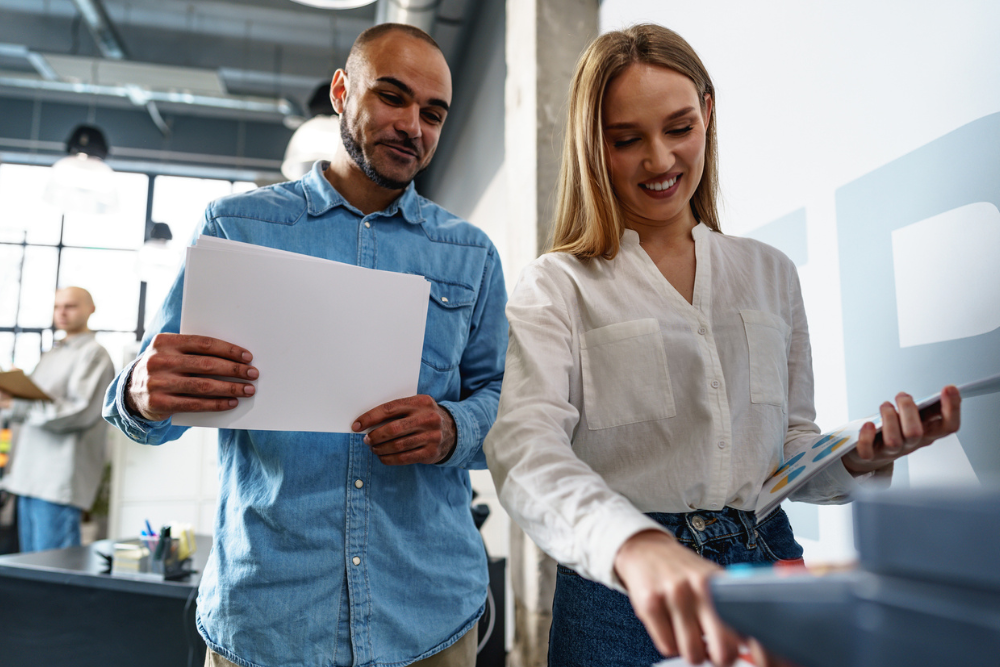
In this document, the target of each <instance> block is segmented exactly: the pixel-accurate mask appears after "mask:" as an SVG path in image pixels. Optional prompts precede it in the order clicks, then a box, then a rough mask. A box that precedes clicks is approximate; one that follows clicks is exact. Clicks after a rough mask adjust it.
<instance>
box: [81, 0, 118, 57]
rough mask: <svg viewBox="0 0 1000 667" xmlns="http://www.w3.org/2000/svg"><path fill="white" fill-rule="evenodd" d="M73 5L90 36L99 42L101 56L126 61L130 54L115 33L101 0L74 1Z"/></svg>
mask: <svg viewBox="0 0 1000 667" xmlns="http://www.w3.org/2000/svg"><path fill="white" fill-rule="evenodd" d="M73 4H74V5H76V8H77V9H78V10H80V15H81V16H83V20H84V22H85V23H86V24H87V28H89V29H90V34H91V35H93V37H94V41H95V42H97V48H98V49H100V50H101V55H102V56H104V57H105V58H108V59H109V60H125V59H126V58H128V54H127V53H126V52H125V47H124V46H123V45H122V40H121V38H120V37H119V36H118V33H117V31H115V26H114V24H112V23H111V19H110V18H108V12H107V11H105V9H104V5H103V4H102V3H101V0H73Z"/></svg>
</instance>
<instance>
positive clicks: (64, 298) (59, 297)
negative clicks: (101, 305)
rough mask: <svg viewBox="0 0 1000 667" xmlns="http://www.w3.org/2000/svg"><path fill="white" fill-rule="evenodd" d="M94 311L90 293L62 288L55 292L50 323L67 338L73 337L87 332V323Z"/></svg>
mask: <svg viewBox="0 0 1000 667" xmlns="http://www.w3.org/2000/svg"><path fill="white" fill-rule="evenodd" d="M95 310H96V308H95V307H94V299H93V297H91V296H90V292H88V291H87V290H85V289H83V288H82V287H64V288H62V289H60V290H58V291H56V299H55V306H54V307H53V309H52V323H53V324H54V325H55V328H56V329H59V330H61V331H65V332H66V335H67V336H74V335H76V334H79V333H83V332H85V331H89V329H88V328H87V322H88V320H89V319H90V316H91V315H92V314H93V313H94V311H95Z"/></svg>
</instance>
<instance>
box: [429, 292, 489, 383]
mask: <svg viewBox="0 0 1000 667" xmlns="http://www.w3.org/2000/svg"><path fill="white" fill-rule="evenodd" d="M427 280H428V282H430V284H431V294H430V303H429V304H428V306H427V327H426V331H425V332H424V351H423V356H422V357H421V361H422V362H423V363H424V364H426V365H427V366H430V367H431V368H433V369H434V370H436V371H441V372H446V371H450V370H453V369H454V368H456V367H457V366H458V364H459V362H460V361H461V360H462V352H463V351H464V350H465V344H466V342H467V340H468V337H469V323H470V321H471V320H472V307H473V305H474V304H475V303H476V292H475V290H473V289H472V288H469V287H466V286H464V285H459V284H456V283H449V282H445V281H442V280H436V279H434V278H430V277H428V278H427Z"/></svg>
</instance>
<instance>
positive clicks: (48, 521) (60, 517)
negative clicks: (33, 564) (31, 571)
mask: <svg viewBox="0 0 1000 667" xmlns="http://www.w3.org/2000/svg"><path fill="white" fill-rule="evenodd" d="M17 537H18V539H19V540H20V542H21V551H22V553H27V552H29V551H45V550H46V549H65V548H66V547H78V546H80V508H79V507H73V506H71V505H57V504H56V503H50V502H49V501H47V500H42V499H40V498H30V497H27V496H19V497H18V499H17Z"/></svg>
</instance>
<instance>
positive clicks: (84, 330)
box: [63, 327, 90, 340]
mask: <svg viewBox="0 0 1000 667" xmlns="http://www.w3.org/2000/svg"><path fill="white" fill-rule="evenodd" d="M64 331H66V335H65V336H64V337H63V340H69V339H70V338H76V337H77V336H81V335H83V334H86V333H90V329H88V328H87V327H83V328H82V329H74V330H73V331H68V330H66V329H64Z"/></svg>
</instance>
